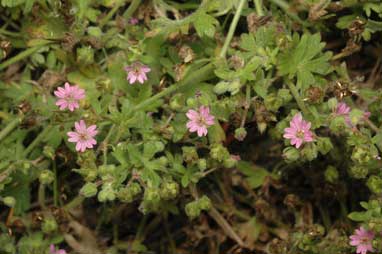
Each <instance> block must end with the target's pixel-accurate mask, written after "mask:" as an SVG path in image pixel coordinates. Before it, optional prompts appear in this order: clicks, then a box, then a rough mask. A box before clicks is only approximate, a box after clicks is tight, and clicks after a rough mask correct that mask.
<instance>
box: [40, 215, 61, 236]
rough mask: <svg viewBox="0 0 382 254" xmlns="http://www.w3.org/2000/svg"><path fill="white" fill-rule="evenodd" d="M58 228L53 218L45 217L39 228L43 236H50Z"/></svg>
mask: <svg viewBox="0 0 382 254" xmlns="http://www.w3.org/2000/svg"><path fill="white" fill-rule="evenodd" d="M57 228H58V225H57V222H56V220H55V219H54V218H53V217H45V218H44V221H43V223H42V226H41V230H42V232H44V233H45V234H51V233H52V232H54V231H56V230H57Z"/></svg>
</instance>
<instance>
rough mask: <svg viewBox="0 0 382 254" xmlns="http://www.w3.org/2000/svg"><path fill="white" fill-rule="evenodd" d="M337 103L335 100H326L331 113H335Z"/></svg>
mask: <svg viewBox="0 0 382 254" xmlns="http://www.w3.org/2000/svg"><path fill="white" fill-rule="evenodd" d="M337 104H338V101H337V99H336V98H330V99H329V100H328V107H329V109H330V110H331V111H333V112H336V110H337Z"/></svg>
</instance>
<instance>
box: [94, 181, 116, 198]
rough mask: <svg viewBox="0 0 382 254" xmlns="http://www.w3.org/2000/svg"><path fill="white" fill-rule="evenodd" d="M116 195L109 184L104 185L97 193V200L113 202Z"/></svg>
mask: <svg viewBox="0 0 382 254" xmlns="http://www.w3.org/2000/svg"><path fill="white" fill-rule="evenodd" d="M115 197H116V195H115V192H114V190H113V188H112V187H111V185H110V184H104V185H103V186H102V190H101V191H100V192H98V200H99V201H100V202H106V201H113V200H114V199H115Z"/></svg>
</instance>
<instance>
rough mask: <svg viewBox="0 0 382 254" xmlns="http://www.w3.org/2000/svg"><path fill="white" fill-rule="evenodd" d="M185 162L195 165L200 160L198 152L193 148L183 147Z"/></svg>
mask: <svg viewBox="0 0 382 254" xmlns="http://www.w3.org/2000/svg"><path fill="white" fill-rule="evenodd" d="M182 151H183V160H184V161H185V162H187V163H195V162H197V160H198V159H199V155H198V152H197V151H196V148H195V147H193V146H183V147H182Z"/></svg>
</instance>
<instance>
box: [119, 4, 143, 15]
mask: <svg viewBox="0 0 382 254" xmlns="http://www.w3.org/2000/svg"><path fill="white" fill-rule="evenodd" d="M141 2H142V0H133V1H132V2H131V4H130V6H129V8H127V10H126V11H125V13H123V17H124V18H125V19H130V17H131V16H132V15H133V14H134V12H135V11H136V10H137V9H138V7H139V5H140V4H141Z"/></svg>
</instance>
